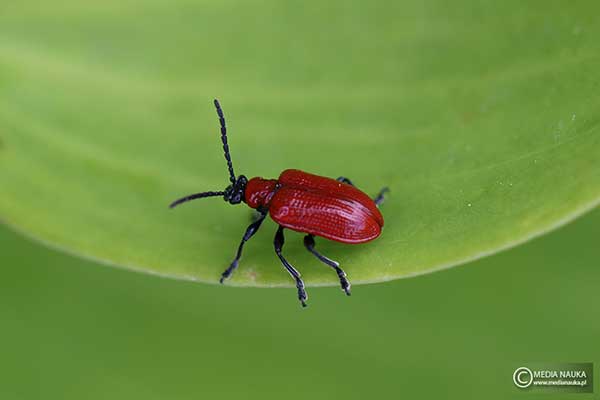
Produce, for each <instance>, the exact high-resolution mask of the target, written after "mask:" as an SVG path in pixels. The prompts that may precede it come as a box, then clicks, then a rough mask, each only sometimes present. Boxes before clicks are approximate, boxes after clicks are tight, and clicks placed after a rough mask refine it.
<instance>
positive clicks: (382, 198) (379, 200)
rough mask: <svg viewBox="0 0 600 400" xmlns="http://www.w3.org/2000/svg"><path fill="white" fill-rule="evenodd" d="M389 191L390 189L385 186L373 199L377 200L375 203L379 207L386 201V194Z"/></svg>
mask: <svg viewBox="0 0 600 400" xmlns="http://www.w3.org/2000/svg"><path fill="white" fill-rule="evenodd" d="M389 191H390V189H388V188H387V187H384V188H383V189H381V190H380V191H379V194H378V195H377V196H375V198H374V199H373V201H374V202H375V205H376V206H377V207H379V206H380V205H381V204H382V203H383V202H384V201H385V194H386V193H387V192H389Z"/></svg>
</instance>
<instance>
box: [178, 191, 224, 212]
mask: <svg viewBox="0 0 600 400" xmlns="http://www.w3.org/2000/svg"><path fill="white" fill-rule="evenodd" d="M224 194H225V192H202V193H195V194H190V195H188V196H185V197H182V198H181V199H178V200H175V201H174V202H172V203H171V205H170V206H169V208H173V207H177V206H178V205H180V204H181V203H185V202H188V201H190V200H196V199H202V198H204V197H213V196H223V195H224Z"/></svg>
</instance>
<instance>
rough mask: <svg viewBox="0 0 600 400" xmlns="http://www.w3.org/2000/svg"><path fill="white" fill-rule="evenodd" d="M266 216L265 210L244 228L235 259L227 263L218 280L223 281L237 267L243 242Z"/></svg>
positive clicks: (252, 233) (254, 231) (253, 232)
mask: <svg viewBox="0 0 600 400" xmlns="http://www.w3.org/2000/svg"><path fill="white" fill-rule="evenodd" d="M266 216H267V213H266V212H261V214H260V216H259V217H258V219H257V220H256V221H254V222H253V223H251V224H250V225H249V226H248V228H246V233H244V237H242V241H241V242H240V245H239V246H238V250H237V254H236V255H235V259H234V260H233V261H232V262H231V265H229V268H227V269H226V270H225V271H224V272H223V273H222V274H221V279H219V282H221V283H223V282H224V281H225V279H227V278H229V277H230V276H231V274H232V273H233V271H235V269H236V268H237V267H238V264H239V262H240V258H241V257H242V249H243V248H244V243H246V242H247V241H248V239H250V238H251V237H252V235H254V234H255V233H256V231H257V230H258V228H260V224H262V222H263V221H264V220H265V217H266Z"/></svg>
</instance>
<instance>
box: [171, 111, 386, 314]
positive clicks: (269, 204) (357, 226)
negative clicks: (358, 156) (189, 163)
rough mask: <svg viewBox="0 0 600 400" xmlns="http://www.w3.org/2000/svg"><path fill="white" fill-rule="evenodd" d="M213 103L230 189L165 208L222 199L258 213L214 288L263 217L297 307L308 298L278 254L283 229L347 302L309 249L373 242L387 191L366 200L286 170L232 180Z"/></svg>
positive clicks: (344, 184) (340, 181)
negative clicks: (324, 243)
mask: <svg viewBox="0 0 600 400" xmlns="http://www.w3.org/2000/svg"><path fill="white" fill-rule="evenodd" d="M214 103H215V107H216V109H217V114H218V116H219V121H220V123H221V141H222V142H223V151H224V153H225V160H226V161H227V168H228V170H229V181H230V183H231V184H230V185H229V186H227V187H226V188H225V190H224V191H218V192H202V193H195V194H191V195H188V196H185V197H182V198H181V199H178V200H176V201H174V202H173V203H171V206H170V207H171V208H173V207H175V206H178V205H180V204H182V203H185V202H188V201H190V200H195V199H201V198H204V197H213V196H223V199H224V200H225V201H227V202H229V203H230V204H239V203H242V202H244V203H246V204H247V205H248V206H249V207H251V208H254V209H256V210H257V211H258V213H259V216H258V218H257V220H256V221H254V222H253V223H252V224H250V226H248V228H247V229H246V232H245V233H244V236H243V237H242V241H241V242H240V245H239V246H238V249H237V253H236V255H235V258H234V259H233V261H232V262H231V265H229V268H227V269H226V270H225V271H224V272H223V274H222V275H221V279H220V282H221V283H223V282H224V281H225V279H227V278H229V277H230V276H231V274H232V273H233V271H235V269H236V268H237V267H238V263H239V261H240V258H241V257H242V249H243V248H244V243H246V242H247V241H248V239H250V238H251V237H252V235H254V234H255V233H256V231H258V228H260V225H261V224H262V222H263V221H264V219H265V218H266V216H267V214H269V215H270V216H271V218H272V219H273V220H274V221H275V222H276V223H277V224H279V228H278V229H277V232H276V233H275V239H274V241H273V244H274V246H275V253H276V254H277V257H279V259H280V260H281V263H282V264H283V266H284V267H285V268H286V270H287V271H288V272H289V273H290V275H291V276H292V278H294V280H295V281H296V287H297V288H298V299H299V300H300V302H301V303H302V306H304V307H306V300H307V298H308V296H307V295H306V290H305V288H304V282H303V281H302V279H301V278H300V273H299V272H298V270H296V268H294V267H293V266H292V265H291V264H290V263H289V262H288V261H287V260H286V259H285V257H283V254H282V253H281V250H282V248H283V243H284V236H283V230H284V228H288V229H292V230H294V231H298V232H302V233H306V234H307V235H306V236H305V237H304V246H305V247H306V248H307V250H308V251H310V252H311V253H312V254H313V255H314V256H315V257H317V258H318V259H319V260H320V261H322V262H323V263H325V264H326V265H328V266H330V267H331V268H333V269H334V270H335V272H336V273H337V275H338V277H339V279H340V285H341V287H342V290H343V291H344V292H345V293H346V294H347V295H348V296H349V295H350V282H349V281H348V279H347V277H346V273H345V272H344V271H343V270H342V269H341V268H340V266H339V264H338V263H337V262H336V261H333V260H331V259H329V258H327V257H325V256H324V255H322V254H321V253H319V252H318V251H317V250H316V249H315V236H321V237H324V238H327V239H330V240H335V241H336V242H342V243H349V244H357V243H365V242H368V241H371V240H373V239H375V238H377V237H378V236H379V235H380V233H381V229H382V227H383V216H382V215H381V213H380V212H379V209H378V206H379V205H380V204H381V203H383V200H384V193H385V192H387V191H388V189H387V188H383V189H382V190H381V191H380V192H379V194H378V195H377V196H376V197H375V198H374V199H371V198H370V197H369V196H367V195H366V194H365V193H363V192H362V191H360V190H359V189H357V188H356V187H355V186H354V185H353V184H352V182H351V181H350V180H349V179H347V178H344V177H339V178H337V179H331V178H326V177H322V176H318V175H313V174H309V173H306V172H302V171H299V170H297V169H287V170H285V171H283V172H282V173H281V175H279V178H277V179H263V178H252V179H250V180H248V178H246V177H245V176H244V175H240V176H238V177H236V176H235V173H234V172H233V164H232V163H231V156H230V154H229V145H228V144H227V128H226V126H225V117H224V116H223V110H221V106H220V105H219V102H218V101H217V100H215V101H214Z"/></svg>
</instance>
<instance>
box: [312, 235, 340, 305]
mask: <svg viewBox="0 0 600 400" xmlns="http://www.w3.org/2000/svg"><path fill="white" fill-rule="evenodd" d="M304 246H305V247H306V249H307V250H308V251H310V252H311V253H312V254H314V256H315V257H317V258H318V259H319V260H321V261H322V262H324V263H325V264H327V265H329V266H330V267H331V268H333V269H335V272H337V275H338V277H339V278H340V285H341V286H342V290H343V291H344V292H346V294H347V295H348V296H350V286H351V285H350V282H349V281H348V278H347V276H346V273H345V272H344V270H343V269H341V268H340V264H338V262H337V261H333V260H332V259H330V258H327V257H325V256H324V255H322V254H321V253H319V252H318V251H317V250H315V237H314V235H306V236H304Z"/></svg>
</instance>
